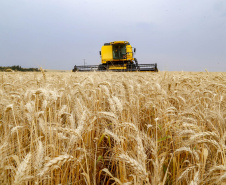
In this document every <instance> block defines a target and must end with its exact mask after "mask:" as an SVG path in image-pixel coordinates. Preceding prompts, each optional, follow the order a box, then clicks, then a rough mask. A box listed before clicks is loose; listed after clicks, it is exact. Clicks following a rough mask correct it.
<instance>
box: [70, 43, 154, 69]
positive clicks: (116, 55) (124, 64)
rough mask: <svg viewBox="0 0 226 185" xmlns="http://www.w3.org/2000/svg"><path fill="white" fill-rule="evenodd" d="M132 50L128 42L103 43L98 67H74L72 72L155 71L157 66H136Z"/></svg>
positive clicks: (134, 49)
mask: <svg viewBox="0 0 226 185" xmlns="http://www.w3.org/2000/svg"><path fill="white" fill-rule="evenodd" d="M135 52H136V48H133V47H132V46H131V45H130V43H129V42H128V41H114V42H110V43H105V44H104V45H103V46H102V48H101V51H100V56H101V64H100V65H84V66H74V69H73V70H72V71H74V72H75V71H84V72H85V71H119V72H123V71H155V72H158V68H157V64H138V61H137V59H136V58H134V57H133V56H134V53H135Z"/></svg>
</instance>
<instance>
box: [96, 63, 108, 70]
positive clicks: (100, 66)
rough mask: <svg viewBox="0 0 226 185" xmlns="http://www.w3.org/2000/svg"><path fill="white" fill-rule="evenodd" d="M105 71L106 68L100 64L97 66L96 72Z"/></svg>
mask: <svg viewBox="0 0 226 185" xmlns="http://www.w3.org/2000/svg"><path fill="white" fill-rule="evenodd" d="M106 70H107V66H106V65H103V64H100V65H99V66H98V71H106Z"/></svg>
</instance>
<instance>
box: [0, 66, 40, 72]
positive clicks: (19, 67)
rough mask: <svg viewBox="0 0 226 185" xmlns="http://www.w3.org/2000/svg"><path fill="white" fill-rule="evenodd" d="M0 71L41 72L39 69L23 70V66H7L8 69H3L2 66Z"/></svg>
mask: <svg viewBox="0 0 226 185" xmlns="http://www.w3.org/2000/svg"><path fill="white" fill-rule="evenodd" d="M0 71H24V72H26V71H37V72H39V71H40V70H39V69H38V68H23V67H21V66H7V67H1V66H0Z"/></svg>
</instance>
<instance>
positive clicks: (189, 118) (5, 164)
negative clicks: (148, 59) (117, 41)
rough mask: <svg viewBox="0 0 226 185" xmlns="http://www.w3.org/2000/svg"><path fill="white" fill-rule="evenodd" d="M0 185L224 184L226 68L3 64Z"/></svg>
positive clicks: (225, 180)
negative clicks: (32, 69)
mask: <svg viewBox="0 0 226 185" xmlns="http://www.w3.org/2000/svg"><path fill="white" fill-rule="evenodd" d="M0 184H3V185H5V184H7V185H10V184H13V185H20V184H22V185H23V184H24V185H39V184H40V185H53V184H54V185H55V184H56V185H59V184H61V185H80V184H81V185H83V184H88V185H91V184H92V185H98V184H119V185H122V184H124V185H130V184H131V185H132V184H134V185H144V184H145V185H147V184H152V185H157V184H158V185H164V184H179V185H185V184H190V185H197V184H226V73H211V72H208V71H206V72H202V73H201V72H199V73H198V72H197V73H195V72H159V73H148V72H143V73H141V72H133V73H123V72H121V73H117V72H92V73H82V72H81V73H48V72H44V71H42V72H40V73H38V72H37V73H19V72H15V73H0Z"/></svg>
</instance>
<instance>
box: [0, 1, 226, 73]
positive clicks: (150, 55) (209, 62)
mask: <svg viewBox="0 0 226 185" xmlns="http://www.w3.org/2000/svg"><path fill="white" fill-rule="evenodd" d="M117 40H125V41H129V42H130V43H131V45H132V46H133V47H136V49H137V51H136V54H135V57H136V58H137V59H138V62H139V63H157V64H158V67H159V69H160V70H169V71H182V70H183V71H204V70H205V69H207V70H208V71H224V72H226V0H1V1H0V66H11V65H21V66H22V67H43V68H44V69H62V70H70V69H72V68H73V66H74V65H83V61H84V60H83V59H86V60H85V61H86V64H87V65H88V64H90V65H91V64H100V62H101V60H100V56H99V51H100V49H101V46H102V45H103V44H104V43H105V42H111V41H117Z"/></svg>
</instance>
